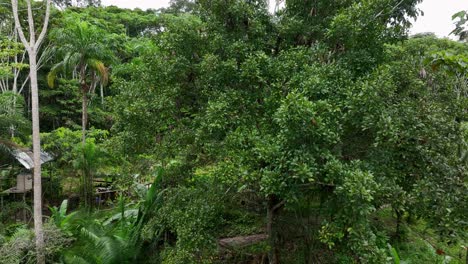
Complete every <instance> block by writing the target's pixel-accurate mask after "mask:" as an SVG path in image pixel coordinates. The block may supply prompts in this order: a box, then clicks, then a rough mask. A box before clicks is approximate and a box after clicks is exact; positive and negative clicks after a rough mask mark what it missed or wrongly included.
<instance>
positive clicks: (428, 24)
mask: <svg viewBox="0 0 468 264" xmlns="http://www.w3.org/2000/svg"><path fill="white" fill-rule="evenodd" d="M418 7H419V8H420V9H421V10H422V11H423V12H424V16H420V17H418V19H417V20H416V22H415V23H413V28H412V29H411V33H412V34H415V33H423V32H434V33H435V34H436V35H437V36H439V37H447V36H449V34H450V32H452V30H454V29H455V25H454V21H452V16H453V15H454V14H455V13H457V12H459V11H462V10H468V0H424V1H423V2H422V3H421V4H420V5H419V6H418ZM450 37H452V38H453V37H454V36H450Z"/></svg>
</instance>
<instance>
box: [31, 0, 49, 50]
mask: <svg viewBox="0 0 468 264" xmlns="http://www.w3.org/2000/svg"><path fill="white" fill-rule="evenodd" d="M49 16H50V0H47V3H46V13H45V18H44V25H43V26H42V31H41V34H40V35H39V37H38V38H37V42H36V45H35V46H34V48H35V49H36V50H37V49H39V46H40V45H41V43H42V41H43V40H44V37H45V35H46V32H47V27H48V26H49Z"/></svg>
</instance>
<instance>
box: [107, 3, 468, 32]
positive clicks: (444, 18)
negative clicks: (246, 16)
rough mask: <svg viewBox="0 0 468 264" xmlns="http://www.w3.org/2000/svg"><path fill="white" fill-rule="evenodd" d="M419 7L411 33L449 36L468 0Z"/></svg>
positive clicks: (145, 5)
mask: <svg viewBox="0 0 468 264" xmlns="http://www.w3.org/2000/svg"><path fill="white" fill-rule="evenodd" d="M102 3H103V4H104V5H116V6H119V7H122V8H136V7H138V8H141V9H148V8H154V9H157V8H161V7H165V6H167V5H168V3H169V0H102ZM419 8H420V9H422V10H423V12H424V16H421V17H419V18H418V19H417V20H416V22H415V23H414V24H413V28H412V30H411V33H413V34H414V33H421V32H434V33H436V34H437V35H438V36H440V37H445V36H448V34H449V33H450V32H451V31H452V30H453V29H454V25H453V22H452V15H453V14H455V13H456V12H458V11H461V10H468V0H424V1H423V2H422V3H421V4H420V5H419Z"/></svg>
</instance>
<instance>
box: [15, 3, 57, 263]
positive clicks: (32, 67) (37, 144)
mask: <svg viewBox="0 0 468 264" xmlns="http://www.w3.org/2000/svg"><path fill="white" fill-rule="evenodd" d="M50 2H51V0H47V2H46V11H45V17H44V25H43V27H42V30H41V33H40V34H39V37H38V38H37V40H36V33H35V27H34V18H33V12H32V7H31V0H26V4H27V7H28V26H29V41H28V40H26V37H25V35H24V32H23V29H22V27H21V24H20V20H19V15H18V0H11V6H12V10H13V17H14V19H15V30H16V31H17V33H18V35H19V36H20V39H21V42H22V43H23V45H24V47H25V48H26V50H27V51H28V55H29V78H30V84H31V97H32V98H31V100H32V105H31V108H32V109H31V111H32V128H33V129H32V130H33V131H32V141H33V161H34V233H35V235H36V254H37V255H36V256H37V263H38V264H44V263H45V256H44V232H43V226H42V182H41V141H40V130H39V89H38V85H37V51H38V50H39V48H40V45H41V43H42V41H43V40H44V38H45V34H46V32H47V26H48V24H49V16H50Z"/></svg>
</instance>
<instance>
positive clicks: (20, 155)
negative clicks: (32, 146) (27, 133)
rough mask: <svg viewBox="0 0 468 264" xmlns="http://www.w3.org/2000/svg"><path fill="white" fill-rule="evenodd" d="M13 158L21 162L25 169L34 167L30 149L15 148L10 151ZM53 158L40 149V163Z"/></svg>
mask: <svg viewBox="0 0 468 264" xmlns="http://www.w3.org/2000/svg"><path fill="white" fill-rule="evenodd" d="M11 153H12V154H13V156H14V157H15V159H16V160H17V161H19V162H20V163H21V165H23V166H24V167H25V168H26V169H28V170H30V169H33V168H34V161H33V152H32V151H31V150H21V149H15V150H13V151H12V152H11ZM53 159H54V158H53V157H52V155H50V154H49V153H47V152H44V151H41V164H43V163H46V162H49V161H51V160H53Z"/></svg>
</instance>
